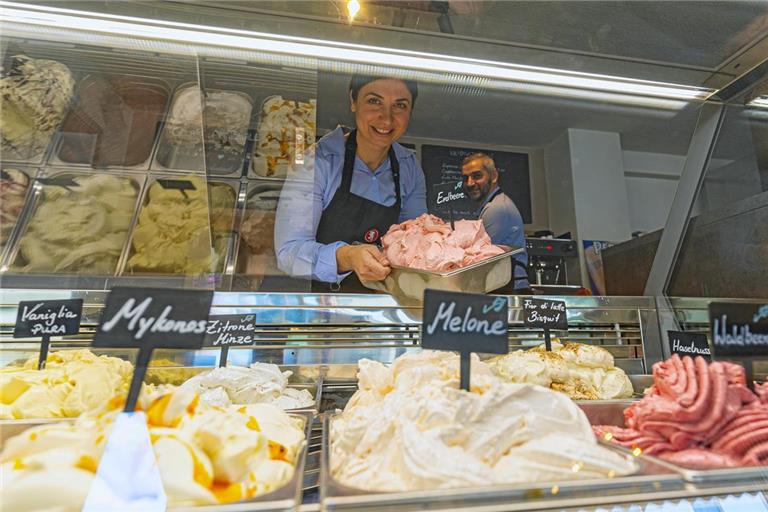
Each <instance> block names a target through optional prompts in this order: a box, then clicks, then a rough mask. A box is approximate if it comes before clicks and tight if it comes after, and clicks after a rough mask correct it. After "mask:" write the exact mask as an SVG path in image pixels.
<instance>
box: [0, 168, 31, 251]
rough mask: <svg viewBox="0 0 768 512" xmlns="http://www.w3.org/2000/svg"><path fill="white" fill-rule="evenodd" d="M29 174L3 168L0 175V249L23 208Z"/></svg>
mask: <svg viewBox="0 0 768 512" xmlns="http://www.w3.org/2000/svg"><path fill="white" fill-rule="evenodd" d="M28 188H29V175H27V174H26V173H25V172H23V171H20V170H18V169H11V168H4V169H2V176H0V250H2V248H3V247H5V244H6V243H7V242H8V239H9V238H10V236H11V232H12V231H13V228H14V227H15V226H16V221H17V220H18V218H19V215H20V214H21V210H22V208H24V200H25V199H26V197H27V189H28Z"/></svg>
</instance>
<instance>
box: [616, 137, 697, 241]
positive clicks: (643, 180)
mask: <svg viewBox="0 0 768 512" xmlns="http://www.w3.org/2000/svg"><path fill="white" fill-rule="evenodd" d="M622 153H623V159H624V178H625V183H626V190H627V202H628V205H629V224H630V228H631V230H632V232H635V231H643V232H646V233H647V232H650V231H655V230H657V229H661V228H663V227H664V225H665V224H666V222H667V217H668V216H669V209H670V207H671V206H672V201H673V200H674V198H675V192H676V191H677V183H678V181H679V179H680V173H681V172H682V170H683V165H684V164H685V156H681V155H665V154H662V153H644V152H640V151H623V152H622Z"/></svg>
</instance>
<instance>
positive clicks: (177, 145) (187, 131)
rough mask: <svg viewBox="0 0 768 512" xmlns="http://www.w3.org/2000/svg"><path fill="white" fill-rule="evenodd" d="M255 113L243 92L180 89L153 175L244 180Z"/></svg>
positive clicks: (187, 85)
mask: <svg viewBox="0 0 768 512" xmlns="http://www.w3.org/2000/svg"><path fill="white" fill-rule="evenodd" d="M252 110H253V100H252V99H251V97H250V96H249V95H248V94H246V93H244V92H241V91H236V90H224V89H214V88H205V90H204V92H203V93H201V91H200V87H199V86H198V85H197V84H185V85H183V86H181V87H179V88H178V89H177V90H176V93H175V94H174V97H173V101H172V103H171V107H170V110H169V113H168V116H167V119H166V121H165V126H164V128H163V134H162V136H161V137H160V143H159V146H158V149H157V153H156V155H155V165H154V166H153V169H158V170H182V171H203V170H205V171H206V172H207V173H209V174H216V175H235V176H240V173H241V171H242V168H243V160H244V158H245V146H246V140H247V138H248V127H249V126H250V123H251V113H252Z"/></svg>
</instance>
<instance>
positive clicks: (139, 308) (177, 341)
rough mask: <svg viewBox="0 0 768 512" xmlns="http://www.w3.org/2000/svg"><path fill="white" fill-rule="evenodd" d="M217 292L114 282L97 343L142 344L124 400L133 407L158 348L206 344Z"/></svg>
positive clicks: (128, 407) (101, 345)
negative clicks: (143, 286) (209, 320)
mask: <svg viewBox="0 0 768 512" xmlns="http://www.w3.org/2000/svg"><path fill="white" fill-rule="evenodd" d="M212 300H213V292H212V291H208V290H177V289H169V288H127V287H118V288H113V289H112V291H111V292H110V293H109V295H108V296H107V302H106V304H105V305H104V310H103V311H102V313H101V319H100V321H99V326H98V328H97V329H96V334H95V336H94V338H93V343H92V345H93V346H94V347H99V348H126V347H127V348H138V349H139V354H138V356H137V357H136V368H135V370H134V372H133V379H132V380H131V388H130V390H129V392H128V399H127V400H126V404H125V411H126V412H133V410H134V409H135V408H136V401H137V399H138V397H139V391H140V389H141V383H142V382H143V381H144V375H145V374H146V372H147V366H148V365H149V361H150V359H151V358H152V350H154V349H155V348H178V349H199V348H202V346H203V342H204V340H205V334H206V330H207V327H208V325H207V324H208V313H209V311H210V308H211V301H212Z"/></svg>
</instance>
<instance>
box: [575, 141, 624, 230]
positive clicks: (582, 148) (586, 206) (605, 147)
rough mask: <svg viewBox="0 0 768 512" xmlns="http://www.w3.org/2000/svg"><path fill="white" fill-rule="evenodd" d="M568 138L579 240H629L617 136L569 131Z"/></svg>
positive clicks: (621, 160)
mask: <svg viewBox="0 0 768 512" xmlns="http://www.w3.org/2000/svg"><path fill="white" fill-rule="evenodd" d="M568 136H569V138H570V149H571V172H572V173H573V192H574V197H575V204H576V222H577V224H578V227H579V238H580V239H581V240H607V241H613V242H622V241H624V240H628V239H629V238H630V235H631V230H630V222H629V209H628V208H627V192H626V184H625V182H624V161H623V158H622V151H621V139H620V137H619V134H618V133H614V132H603V131H595V130H582V129H573V128H569V129H568Z"/></svg>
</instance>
